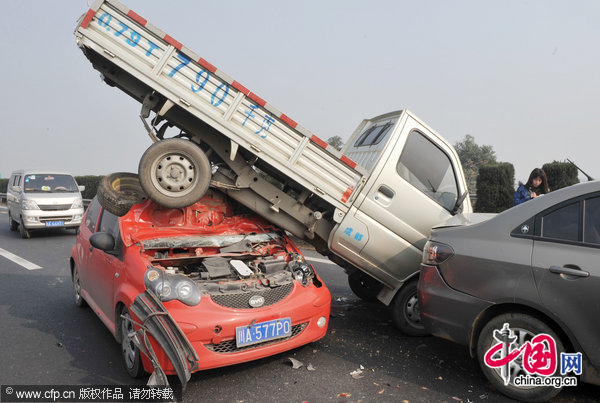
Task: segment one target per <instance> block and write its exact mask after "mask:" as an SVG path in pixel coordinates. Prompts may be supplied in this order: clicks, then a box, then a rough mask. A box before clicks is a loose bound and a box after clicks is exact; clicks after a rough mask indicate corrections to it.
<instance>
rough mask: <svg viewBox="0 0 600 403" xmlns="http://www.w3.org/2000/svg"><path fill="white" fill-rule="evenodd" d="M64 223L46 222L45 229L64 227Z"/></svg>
mask: <svg viewBox="0 0 600 403" xmlns="http://www.w3.org/2000/svg"><path fill="white" fill-rule="evenodd" d="M64 226H65V222H64V221H46V227H64Z"/></svg>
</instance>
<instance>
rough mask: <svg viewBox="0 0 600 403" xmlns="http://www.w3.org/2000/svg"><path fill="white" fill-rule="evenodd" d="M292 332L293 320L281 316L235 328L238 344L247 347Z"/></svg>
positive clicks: (286, 335)
mask: <svg viewBox="0 0 600 403" xmlns="http://www.w3.org/2000/svg"><path fill="white" fill-rule="evenodd" d="M291 334H292V320H291V319H290V318H281V319H274V320H269V321H267V322H260V323H255V324H254V325H252V326H238V327H236V328H235V343H236V346H237V347H238V348H239V347H245V346H250V345H252V344H256V343H262V342H265V341H269V340H274V339H280V338H283V337H288V336H290V335H291Z"/></svg>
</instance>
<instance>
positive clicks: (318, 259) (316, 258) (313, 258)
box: [304, 256, 335, 264]
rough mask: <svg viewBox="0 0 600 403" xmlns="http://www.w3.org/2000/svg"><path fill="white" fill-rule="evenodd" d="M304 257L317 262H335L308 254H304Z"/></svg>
mask: <svg viewBox="0 0 600 403" xmlns="http://www.w3.org/2000/svg"><path fill="white" fill-rule="evenodd" d="M304 258H305V259H306V260H312V261H315V262H319V263H325V264H335V263H333V262H332V261H331V260H329V259H321V258H319V257H310V256H304Z"/></svg>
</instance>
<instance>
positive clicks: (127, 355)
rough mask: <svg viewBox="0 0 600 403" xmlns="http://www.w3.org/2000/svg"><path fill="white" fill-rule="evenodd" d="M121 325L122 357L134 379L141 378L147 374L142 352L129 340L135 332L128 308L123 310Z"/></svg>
mask: <svg viewBox="0 0 600 403" xmlns="http://www.w3.org/2000/svg"><path fill="white" fill-rule="evenodd" d="M119 317H120V321H119V325H120V333H121V355H122V357H123V363H124V364H125V368H126V369H127V372H128V373H129V375H130V376H131V377H132V378H140V377H141V376H143V375H144V374H145V373H146V372H145V371H144V365H143V364H142V357H141V355H140V350H139V349H138V348H137V346H136V345H135V343H134V342H133V341H131V339H130V338H129V334H130V333H132V332H134V328H133V321H132V320H131V315H129V311H128V310H127V308H126V307H123V309H122V310H121V315H120V316H119Z"/></svg>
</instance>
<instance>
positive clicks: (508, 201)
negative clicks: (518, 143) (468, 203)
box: [475, 162, 515, 213]
mask: <svg viewBox="0 0 600 403" xmlns="http://www.w3.org/2000/svg"><path fill="white" fill-rule="evenodd" d="M514 182H515V168H514V166H513V164H511V163H509V162H500V163H498V164H488V165H483V166H481V167H479V175H477V202H476V203H475V211H476V212H479V213H500V212H501V211H504V210H506V209H508V208H510V207H512V206H513V196H514V193H515V189H514Z"/></svg>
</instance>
